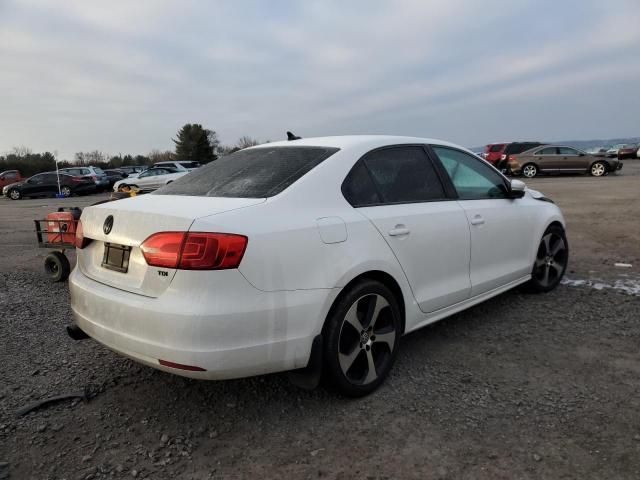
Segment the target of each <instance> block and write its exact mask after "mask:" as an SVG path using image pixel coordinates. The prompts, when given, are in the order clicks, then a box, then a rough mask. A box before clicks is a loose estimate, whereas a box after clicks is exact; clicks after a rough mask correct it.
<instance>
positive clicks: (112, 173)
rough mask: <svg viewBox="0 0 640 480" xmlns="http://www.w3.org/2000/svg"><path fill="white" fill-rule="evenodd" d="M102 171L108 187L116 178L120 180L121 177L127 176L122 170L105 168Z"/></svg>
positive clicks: (110, 186)
mask: <svg viewBox="0 0 640 480" xmlns="http://www.w3.org/2000/svg"><path fill="white" fill-rule="evenodd" d="M104 173H105V174H106V175H107V179H108V180H109V188H110V189H111V188H112V187H113V184H114V183H116V182H117V181H118V180H122V179H123V178H127V177H128V176H129V175H127V174H126V173H124V172H123V171H121V170H118V169H115V170H105V171H104Z"/></svg>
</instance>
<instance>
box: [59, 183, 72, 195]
mask: <svg viewBox="0 0 640 480" xmlns="http://www.w3.org/2000/svg"><path fill="white" fill-rule="evenodd" d="M60 193H61V194H62V195H63V196H64V197H67V198H68V197H70V196H71V193H72V191H71V187H67V186H66V185H65V186H64V187H62V188H61V189H60Z"/></svg>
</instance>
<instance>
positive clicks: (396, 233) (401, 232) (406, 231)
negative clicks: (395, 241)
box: [389, 225, 411, 237]
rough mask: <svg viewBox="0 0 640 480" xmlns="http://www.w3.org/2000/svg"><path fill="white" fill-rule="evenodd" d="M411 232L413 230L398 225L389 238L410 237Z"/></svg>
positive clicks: (390, 231) (390, 232) (391, 231)
mask: <svg viewBox="0 0 640 480" xmlns="http://www.w3.org/2000/svg"><path fill="white" fill-rule="evenodd" d="M410 232H411V230H409V229H408V228H407V227H405V226H404V225H396V226H395V227H394V228H392V229H391V230H389V236H391V237H399V236H402V235H409V233H410Z"/></svg>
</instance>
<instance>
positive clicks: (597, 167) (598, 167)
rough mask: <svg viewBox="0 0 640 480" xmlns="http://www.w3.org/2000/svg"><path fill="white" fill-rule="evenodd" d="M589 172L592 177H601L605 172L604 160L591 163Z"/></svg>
mask: <svg viewBox="0 0 640 480" xmlns="http://www.w3.org/2000/svg"><path fill="white" fill-rule="evenodd" d="M589 173H591V175H592V176H593V177H601V176H603V175H604V174H605V173H607V166H606V165H605V164H604V162H595V163H594V164H593V165H591V169H590V170H589Z"/></svg>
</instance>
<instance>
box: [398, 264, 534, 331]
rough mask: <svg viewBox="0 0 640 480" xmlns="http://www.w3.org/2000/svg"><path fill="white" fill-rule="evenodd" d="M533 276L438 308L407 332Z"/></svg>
mask: <svg viewBox="0 0 640 480" xmlns="http://www.w3.org/2000/svg"><path fill="white" fill-rule="evenodd" d="M530 278H531V275H526V276H524V277H522V278H519V279H518V280H514V281H512V282H509V283H507V284H506V285H503V286H501V287H498V288H494V289H493V290H489V291H488V292H485V293H482V294H480V295H476V296H475V297H472V298H468V299H467V300H464V301H462V302H459V303H456V304H454V305H451V306H449V307H445V308H442V309H440V310H436V311H435V312H432V313H430V314H429V315H428V316H427V317H425V318H424V320H422V321H421V322H418V323H417V324H416V325H414V326H413V327H411V328H410V329H407V330H406V331H405V333H409V332H413V331H414V330H418V329H419V328H422V327H426V326H427V325H429V324H431V323H434V322H437V321H438V320H442V319H443V318H446V317H449V316H451V315H453V314H454V313H458V312H461V311H462V310H466V309H467V308H469V307H472V306H474V305H477V304H478V303H482V302H484V301H485V300H489V299H490V298H492V297H495V296H496V295H500V294H501V293H504V292H506V291H508V290H511V289H512V288H514V287H517V286H518V285H521V284H523V283H525V282H527V281H528V280H529V279H530Z"/></svg>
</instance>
